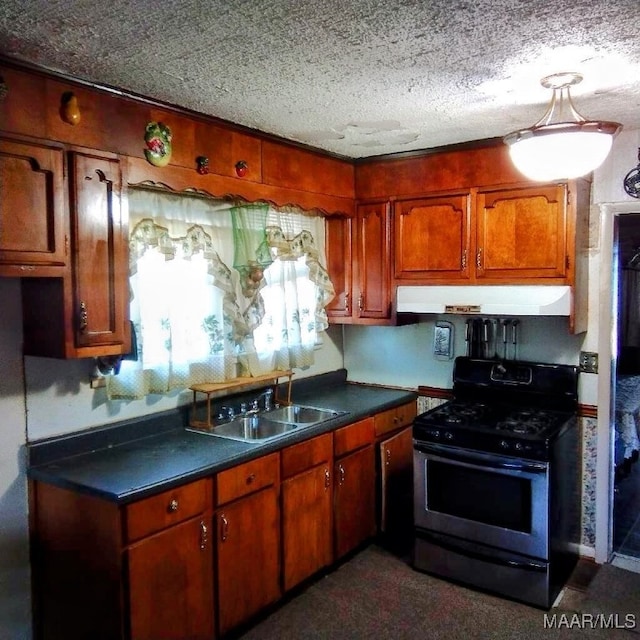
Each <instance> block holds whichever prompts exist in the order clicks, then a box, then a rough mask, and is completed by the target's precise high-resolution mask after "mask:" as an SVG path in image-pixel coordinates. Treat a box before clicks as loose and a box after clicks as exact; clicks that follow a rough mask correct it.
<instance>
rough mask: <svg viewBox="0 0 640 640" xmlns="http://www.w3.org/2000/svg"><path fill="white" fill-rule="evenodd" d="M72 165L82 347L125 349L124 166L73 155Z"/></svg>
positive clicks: (76, 289) (77, 312) (77, 332)
mask: <svg viewBox="0 0 640 640" xmlns="http://www.w3.org/2000/svg"><path fill="white" fill-rule="evenodd" d="M70 165H71V169H70V177H71V212H72V218H71V220H72V225H71V230H72V236H71V237H72V242H73V251H74V261H73V265H74V276H75V277H74V305H75V337H76V345H77V346H78V347H92V346H98V345H105V344H115V345H118V346H122V345H124V343H125V342H126V341H127V339H128V337H129V336H128V332H127V330H128V328H129V325H128V318H129V313H128V309H129V307H128V303H129V295H128V294H129V287H128V272H129V268H128V267H129V262H128V243H127V224H126V221H125V219H124V215H123V210H122V205H121V190H122V176H121V171H120V164H119V162H118V160H117V158H107V157H103V156H100V155H97V154H85V153H71V154H70ZM127 346H128V344H127Z"/></svg>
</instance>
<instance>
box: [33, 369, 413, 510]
mask: <svg viewBox="0 0 640 640" xmlns="http://www.w3.org/2000/svg"><path fill="white" fill-rule="evenodd" d="M310 380H311V379H310ZM314 386H315V388H314ZM416 397H417V394H416V393H415V392H413V391H408V390H401V389H387V388H383V387H373V386H367V385H360V384H350V383H346V382H344V383H342V384H333V385H330V386H327V387H323V386H322V385H313V384H306V385H303V386H302V387H301V388H300V389H299V391H296V389H295V388H294V390H293V393H292V398H291V399H292V401H293V402H296V403H299V404H307V405H310V406H315V407H318V408H327V409H334V410H337V411H346V412H347V413H346V414H345V415H341V416H339V417H337V418H334V419H332V420H330V421H327V422H325V423H322V424H320V425H317V426H311V427H306V428H304V429H301V430H299V431H295V432H292V433H290V434H288V435H286V436H284V437H281V438H278V439H274V440H272V441H267V442H264V443H262V444H261V443H245V442H241V441H236V440H229V439H225V438H219V437H215V436H211V435H207V434H205V433H196V432H192V431H187V430H186V429H185V428H184V427H183V426H181V425H182V424H185V423H184V422H182V421H177V420H176V417H175V416H174V415H172V416H171V417H170V418H167V419H165V420H164V421H163V423H160V422H159V419H158V418H157V417H156V418H155V425H154V426H156V427H157V428H156V430H155V431H153V432H152V435H144V437H135V438H134V439H131V440H125V441H122V442H118V441H117V439H114V433H115V431H114V429H117V428H118V427H110V428H105V429H104V430H102V432H101V433H99V434H93V438H92V436H91V434H89V435H83V436H76V437H75V439H74V437H73V436H65V437H62V438H60V439H58V441H57V442H56V441H55V439H54V441H53V442H51V441H50V442H47V443H34V445H32V446H30V447H29V448H30V449H31V448H33V449H34V451H33V452H30V454H31V455H30V459H31V466H29V468H28V471H27V472H28V475H29V477H30V478H32V479H35V480H40V481H43V482H47V483H50V484H54V485H56V486H59V487H63V488H67V489H71V490H74V491H79V492H82V493H88V494H90V495H94V496H97V497H101V498H104V499H107V500H110V501H114V502H118V503H121V504H125V503H128V502H132V501H134V500H138V499H140V498H143V497H146V496H149V495H152V494H154V493H159V492H161V491H164V490H166V489H169V488H171V487H173V486H176V485H179V484H182V483H184V482H188V481H192V480H196V479H197V478H201V477H204V476H208V475H212V474H214V473H216V472H219V471H222V470H223V469H226V468H229V467H232V466H235V465H237V464H240V463H242V462H246V461H248V460H251V459H253V458H257V457H260V456H263V455H265V454H267V453H271V452H273V451H278V450H280V449H283V448H284V447H287V446H289V445H291V444H295V443H297V442H301V441H303V440H307V439H308V438H310V437H313V436H316V435H319V434H321V433H325V432H327V431H333V430H334V429H336V428H338V427H341V426H344V425H347V424H350V423H352V422H355V421H357V420H360V419H362V418H365V417H367V416H369V415H372V414H375V413H379V412H380V411H384V410H386V409H391V408H393V407H395V406H398V405H401V404H404V403H406V402H410V401H411V400H412V399H414V398H416ZM149 420H154V418H152V417H151V418H149ZM138 423H140V421H138ZM143 432H144V431H142V432H140V431H138V432H137V434H138V435H139V434H140V433H143ZM79 439H84V442H83V443H82V448H83V449H84V450H80V451H78V449H77V448H78V444H77V443H78V442H79ZM96 443H98V444H96ZM47 447H48V451H52V450H54V451H56V452H57V455H58V456H60V457H56V458H55V459H48V460H47V456H46V455H42V453H43V451H44V450H45V448H47ZM74 447H75V450H74ZM38 448H39V449H40V450H39V451H38ZM71 451H72V452H73V453H72V454H71V455H69V452H71ZM63 452H64V453H67V455H64V453H63ZM49 458H51V455H49ZM34 461H35V463H34Z"/></svg>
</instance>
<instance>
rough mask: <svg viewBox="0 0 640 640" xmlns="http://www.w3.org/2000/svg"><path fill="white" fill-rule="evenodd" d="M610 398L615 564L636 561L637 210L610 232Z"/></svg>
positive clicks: (639, 470)
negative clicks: (613, 305)
mask: <svg viewBox="0 0 640 640" xmlns="http://www.w3.org/2000/svg"><path fill="white" fill-rule="evenodd" d="M613 244H614V246H613V254H612V258H613V264H612V266H614V269H615V272H614V274H613V278H612V282H613V286H612V293H614V294H616V293H617V295H616V298H617V304H616V309H617V314H616V322H614V323H613V325H614V326H613V327H612V340H611V343H612V348H614V349H615V357H614V358H613V359H612V367H613V369H614V370H613V371H612V376H611V381H612V397H613V398H614V409H615V434H614V442H613V451H612V456H613V462H614V486H613V517H612V547H611V551H612V553H613V554H614V559H624V558H627V559H631V558H635V559H638V562H640V463H638V457H639V456H640V439H639V438H638V424H640V207H639V208H638V213H634V212H631V213H626V214H625V215H616V216H615V218H614V229H613Z"/></svg>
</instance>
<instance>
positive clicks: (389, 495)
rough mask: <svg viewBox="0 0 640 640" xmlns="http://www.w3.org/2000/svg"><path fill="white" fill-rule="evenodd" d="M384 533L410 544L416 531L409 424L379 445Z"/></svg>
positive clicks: (393, 540)
mask: <svg viewBox="0 0 640 640" xmlns="http://www.w3.org/2000/svg"><path fill="white" fill-rule="evenodd" d="M378 447H379V452H380V524H379V527H380V532H381V533H382V534H383V535H384V537H385V539H386V542H387V543H388V544H391V545H392V546H394V547H395V546H396V545H406V544H407V542H408V540H410V538H411V536H412V532H413V434H412V427H405V428H404V429H402V430H401V431H400V432H398V433H396V434H395V435H393V436H391V437H390V438H387V439H386V440H383V441H382V442H380V443H379V444H378Z"/></svg>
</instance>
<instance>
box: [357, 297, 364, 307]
mask: <svg viewBox="0 0 640 640" xmlns="http://www.w3.org/2000/svg"><path fill="white" fill-rule="evenodd" d="M358 309H359V310H360V311H362V310H363V309H364V296H363V295H362V294H360V295H359V296H358Z"/></svg>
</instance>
